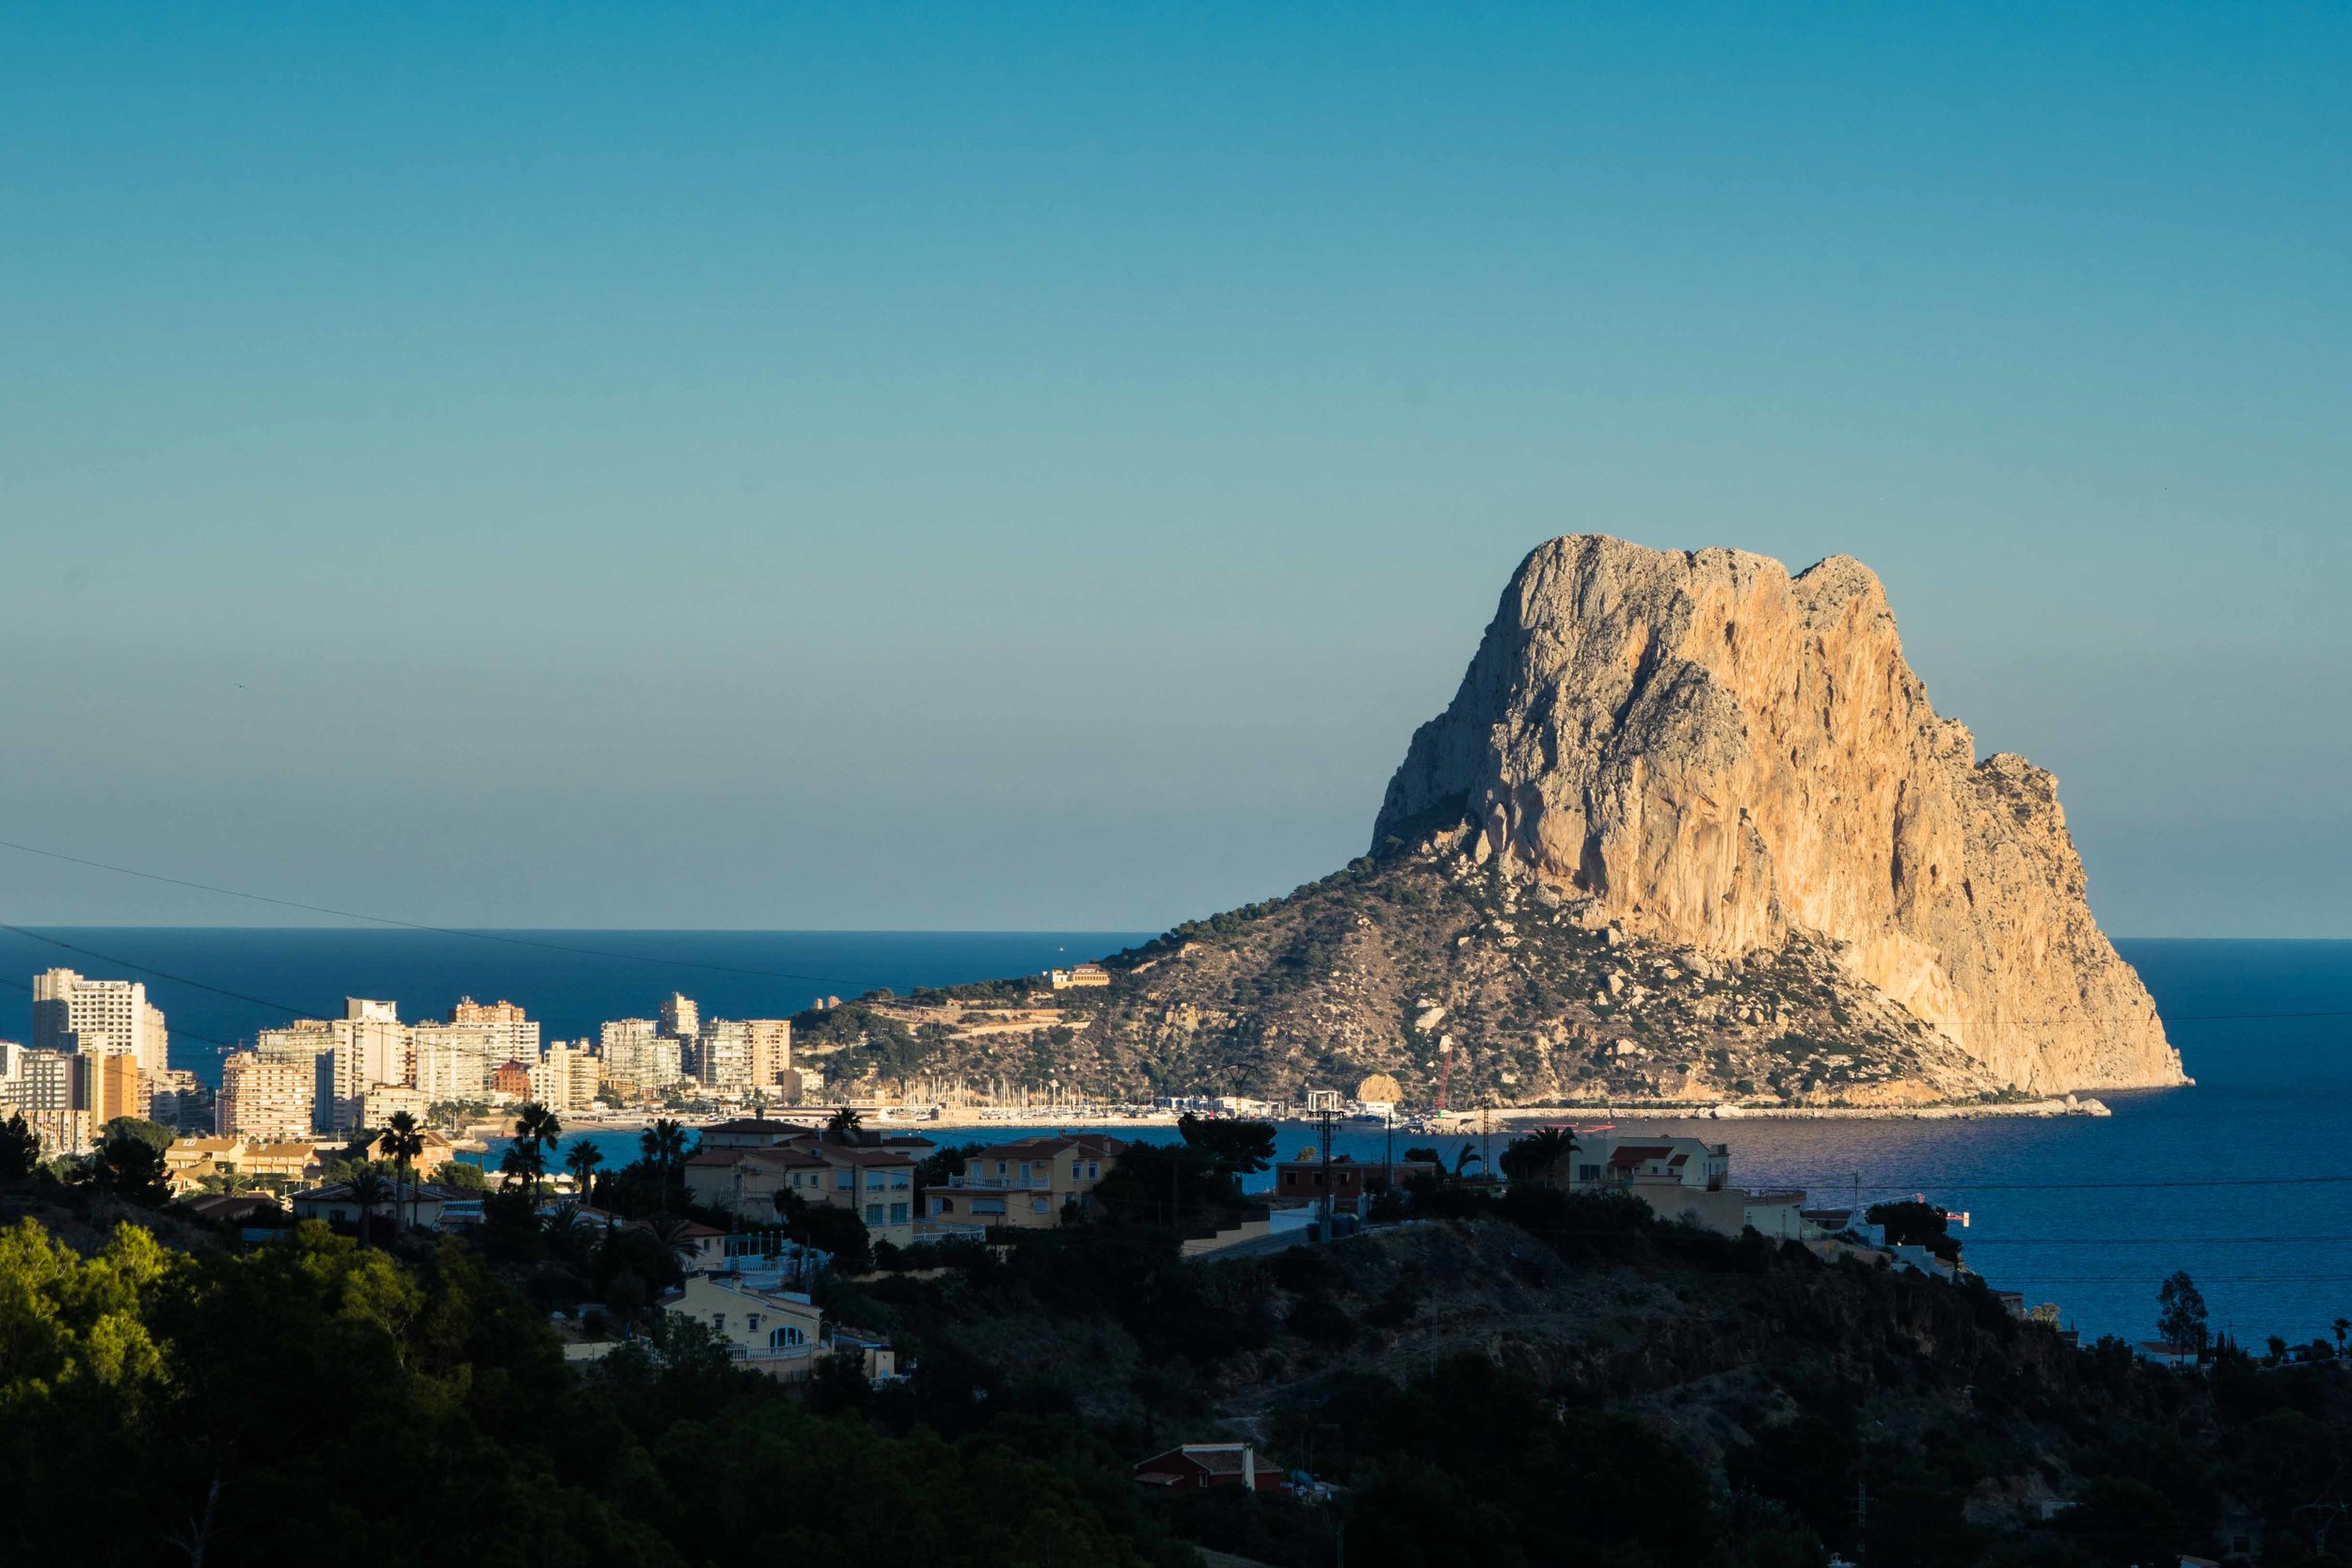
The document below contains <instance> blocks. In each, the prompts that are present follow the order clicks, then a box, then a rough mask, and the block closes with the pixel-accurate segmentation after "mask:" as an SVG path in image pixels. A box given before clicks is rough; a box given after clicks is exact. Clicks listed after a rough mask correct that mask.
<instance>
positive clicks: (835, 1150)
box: [817, 1144, 914, 1165]
mask: <svg viewBox="0 0 2352 1568" xmlns="http://www.w3.org/2000/svg"><path fill="white" fill-rule="evenodd" d="M817 1152H818V1160H819V1163H821V1164H832V1163H833V1162H834V1161H835V1160H840V1161H845V1162H847V1163H848V1164H852V1165H911V1164H914V1155H913V1154H912V1153H910V1152H909V1151H908V1150H906V1149H903V1148H848V1147H846V1146H844V1145H841V1144H821V1145H819V1146H818V1151H817Z"/></svg>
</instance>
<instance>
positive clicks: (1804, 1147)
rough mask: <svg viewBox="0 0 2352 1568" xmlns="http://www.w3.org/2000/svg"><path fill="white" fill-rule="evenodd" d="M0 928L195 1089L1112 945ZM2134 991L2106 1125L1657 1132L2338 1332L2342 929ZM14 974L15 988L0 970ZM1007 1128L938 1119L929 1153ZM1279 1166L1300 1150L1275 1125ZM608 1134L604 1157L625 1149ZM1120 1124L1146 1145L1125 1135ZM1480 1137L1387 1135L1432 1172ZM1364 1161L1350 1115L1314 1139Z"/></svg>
mask: <svg viewBox="0 0 2352 1568" xmlns="http://www.w3.org/2000/svg"><path fill="white" fill-rule="evenodd" d="M25 929H26V930H27V931H28V932H29V934H19V933H18V932H16V931H0V977H5V978H6V984H7V985H8V986H9V987H12V988H22V989H18V990H16V991H15V995H16V997H17V998H18V1000H17V1001H16V1002H15V1003H14V1004H13V1006H14V1007H15V1008H16V1019H15V1022H14V1024H13V1026H11V1025H10V1023H9V1022H8V1012H7V1011H6V1009H7V1008H8V1007H9V1006H11V1004H10V1003H9V1002H8V999H7V998H6V997H5V996H0V1037H11V1036H13V1037H16V1038H19V1039H23V1038H25V1037H29V1034H30V1030H31V1018H30V1000H29V986H28V982H29V980H30V977H31V975H32V974H34V973H35V972H37V971H39V970H42V969H47V968H50V967H53V966H56V965H66V966H69V967H72V968H74V969H78V970H80V971H81V972H82V973H83V974H91V975H97V976H103V977H109V978H131V979H139V980H144V981H145V982H146V983H147V985H148V989H149V994H150V996H151V999H152V1000H153V1001H154V1003H155V1004H156V1006H160V1007H161V1008H163V1009H164V1012H165V1014H166V1017H167V1022H168V1025H169V1028H170V1030H171V1036H172V1056H173V1061H174V1064H175V1065H177V1066H183V1067H189V1068H193V1069H196V1071H197V1072H198V1073H199V1076H201V1077H203V1078H205V1079H207V1080H208V1081H210V1080H216V1079H217V1076H218V1072H219V1062H220V1057H221V1055H222V1054H223V1053H225V1052H227V1051H229V1050H230V1049H233V1048H234V1047H235V1045H236V1043H237V1042H238V1041H240V1040H244V1039H249V1038H250V1037H252V1035H253V1033H254V1032H255V1031H256V1030H258V1029H262V1028H267V1027H271V1026H272V1025H275V1024H278V1023H281V1022H284V1021H285V1020H286V1019H287V1018H289V1017H297V1016H304V1017H330V1018H331V1017H336V1016H340V1015H341V1013H342V1005H343V999H344V998H345V997H346V996H362V997H370V998H374V999H379V1000H389V1001H394V1002H397V1003H398V1004H399V1006H400V1013H401V1016H402V1017H403V1018H432V1017H439V1016H445V1015H446V1014H447V1011H448V1009H449V1007H450V1006H451V1005H452V1004H453V1003H454V1002H456V1001H457V1000H458V999H459V998H460V997H464V996H471V997H473V998H474V999H475V1000H477V1001H483V1002H496V1001H513V1002H516V1003H520V1004H521V1005H522V1006H524V1007H526V1008H527V1009H528V1010H529V1012H530V1014H531V1016H532V1017H533V1018H536V1019H539V1020H541V1021H542V1023H543V1029H542V1034H543V1037H546V1038H549V1039H578V1038H590V1039H593V1038H595V1037H596V1031H597V1026H598V1024H600V1023H601V1022H603V1021H604V1020H606V1019H610V1018H646V1017H652V1016H653V1015H654V1013H655V1012H656V1010H657V1009H658V1008H659V1006H660V1003H661V1002H662V1000H663V999H664V998H666V997H668V996H669V995H670V994H671V993H672V992H673V991H682V992H684V993H685V994H687V995H689V996H691V997H693V998H694V999H695V1000H696V1001H697V1002H698V1003H699V1004H700V1005H701V1007H702V1010H703V1013H704V1016H706V1017H722V1018H772V1017H778V1016H784V1015H787V1014H790V1013H793V1012H797V1011H799V1010H801V1009H802V1008H803V1007H805V1006H808V1005H809V1004H810V1003H811V1002H812V1001H813V1000H815V999H817V998H818V997H825V996H844V997H848V996H854V995H856V994H858V993H859V992H861V991H865V990H872V989H874V988H876V987H888V988H890V989H891V990H896V991H898V992H900V993H902V994H903V993H905V992H907V991H909V990H913V989H914V988H915V987H917V986H938V985H949V984H954V983H957V982H960V981H967V980H977V979H988V978H994V977H999V976H1004V975H1010V974H1034V973H1036V972H1038V971H1040V970H1043V969H1046V968H1050V967H1052V966H1054V965H1056V964H1067V963H1069V962H1072V961H1073V960H1077V959H1082V958H1095V957H1099V956H1101V955H1104V954H1105V953H1111V952H1116V951H1118V950H1119V949H1120V948H1122V947H1127V946H1131V945H1134V944H1135V943H1136V942H1141V941H1143V940H1145V939H1146V937H1147V936H1148V935H1149V934H1150V933H1145V932H1133V931H952V932H950V931H881V932H877V931H605V930H598V931H497V932H484V933H479V934H452V933H445V932H430V931H410V930H351V929H341V928H331V929H330V928H297V929H269V928H257V927H171V928H162V927H103V928H89V927H81V928H63V927H40V928H38V929H35V928H29V927H28V928H25ZM2116 945H2117V947H2118V948H2119V949H2120V950H2121V951H2122V955H2123V957H2124V958H2126V959H2128V960H2129V961H2130V962H2131V963H2132V964H2133V965H2134V966H2136V967H2137V969H2138V971H2139V973H2140V975H2141V977H2142V978H2143V979H2145V980H2146V981H2147V983H2148V987H2149V990H2151V991H2152V992H2153V994H2154V996H2155V1000H2156V1005H2157V1007H2158V1009H2159V1010H2160V1011H2161V1012H2162V1014H2163V1015H2164V1019H2165V1023H2166V1027H2167V1029H2168V1031H2169V1033H2170V1035H2171V1037H2172V1040H2173V1042H2174V1044H2176V1045H2177V1046H2178V1047H2179V1048H2180V1050H2181V1053H2182V1056H2183V1059H2184V1061H2185V1065H2186V1067H2187V1069H2188V1071H2189V1073H2190V1074H2191V1075H2192V1076H2193V1077H2195V1079H2196V1080H2197V1082H2196V1084H2195V1085H2194V1086H2192V1087H2184V1088H2177V1089H2163V1090H2144V1091H2136V1092H2112V1091H2110V1092H2103V1093H2102V1094H2101V1095H2100V1096H2099V1098H2100V1099H2102V1100H2104V1101H2106V1103H2107V1105H2108V1106H2109V1107H2110V1108H2111V1109H2112V1110H2113V1112H2114V1115H2113V1116H2111V1117H2062V1118H2054V1119H2033V1118H2025V1117H1994V1118H1985V1119H1980V1120H1970V1121H1915V1120H1901V1119H1888V1120H1868V1121H1861V1120H1836V1121H1805V1120H1772V1119H1766V1118H1755V1119H1740V1120H1729V1121H1722V1120H1718V1121H1675V1120H1668V1119H1662V1118H1659V1117H1644V1116H1641V1115H1639V1114H1628V1115H1625V1116H1620V1117H1610V1118H1602V1117H1592V1118H1587V1119H1583V1120H1581V1121H1580V1122H1579V1124H1578V1125H1582V1126H1589V1125H1593V1124H1594V1123H1595V1122H1597V1121H1599V1120H1602V1119H1611V1120H1613V1121H1614V1122H1615V1124H1616V1125H1617V1126H1618V1127H1619V1128H1620V1129H1634V1128H1639V1129H1653V1128H1654V1129H1657V1130H1660V1131H1673V1132H1689V1133H1692V1134H1694V1135H1697V1136H1702V1137H1705V1138H1708V1139H1709V1140H1710V1141H1714V1142H1721V1143H1726V1144H1728V1145H1729V1146H1730V1149H1731V1169H1732V1179H1733V1180H1734V1181H1736V1182H1739V1183H1740V1184H1743V1185H1748V1186H1766V1187H1782V1186H1798V1187H1803V1188H1804V1189H1806V1190H1807V1191H1808V1192H1809V1193H1811V1194H1812V1195H1813V1196H1814V1197H1815V1198H1816V1199H1817V1200H1818V1201H1820V1202H1822V1203H1838V1202H1848V1201H1851V1200H1853V1199H1854V1198H1856V1197H1859V1198H1860V1199H1861V1200H1862V1201H1864V1202H1866V1203H1867V1202H1876V1201H1882V1200H1884V1199H1888V1198H1897V1197H1910V1196H1915V1195H1916V1196H1924V1197H1927V1198H1929V1199H1931V1200H1933V1201H1935V1202H1938V1203H1940V1204H1942V1205H1943V1206H1944V1207H1945V1208H1946V1209H1947V1210H1950V1211H1952V1212H1957V1213H1961V1214H1964V1215H1965V1216H1966V1223H1965V1227H1956V1233H1957V1234H1958V1235H1960V1236H1961V1238H1962V1239H1963V1243H1964V1246H1965V1249H1966V1256H1967V1259H1968V1261H1969V1262H1970V1264H1971V1265H1972V1266H1974V1267H1975V1268H1977V1269H1978V1270H1979V1271H1980V1272H1981V1273H1982V1274H1983V1275H1985V1276H1986V1278H1987V1279H1988V1280H1989V1281H1990V1282H1991V1283H1992V1284H1993V1285H1994V1286H1995V1287H1996V1288H1999V1289H2004V1290H2013V1291H2022V1292H2024V1293H2025V1295H2026V1299H2027V1301H2028V1302H2031V1303H2039V1302H2043V1301H2048V1302H2053V1303H2055V1304H2057V1306H2058V1308H2059V1311H2060V1314H2061V1318H2062V1321H2064V1322H2066V1323H2069V1324H2071V1325H2073V1326H2074V1327H2076V1328H2078V1329H2080V1330H2081V1331H2082V1332H2083V1333H2084V1334H2085V1336H2086V1337H2091V1336H2097V1335H2103V1334H2115V1335H2120V1336H2122V1337H2124V1338H2151V1337H2152V1336H2153V1333H2154V1322H2155V1316H2156V1305H2155V1303H2156V1289H2157V1286H2158V1284H2159V1283H2160V1282H2161V1281H2162V1280H2163V1279H2164V1278H2165V1277H2166V1276H2167V1275H2169V1274H2171V1273H2172V1272H2173V1271H2175V1270H2185V1271H2187V1272H2188V1274H2189V1275H2191V1277H2192V1278H2194V1279H2195V1280H2196V1282H2197V1285H2198V1287H2199V1289H2200V1290H2201V1291H2202V1293H2203V1295H2204V1297H2205V1300H2206V1302H2207V1303H2208V1305H2209V1307H2210V1308H2211V1312H2212V1323H2213V1326H2214V1327H2215V1328H2217V1329H2219V1330H2223V1331H2226V1332H2228V1333H2229V1334H2230V1335H2231V1336H2232V1337H2233V1338H2239V1339H2242V1340H2244V1341H2247V1342H2248V1343H2249V1344H2252V1345H2254V1346H2256V1347H2259V1346H2260V1345H2261V1344H2262V1342H2263V1340H2264V1339H2265V1338H2266V1337H2267V1336H2270V1335H2273V1334H2275V1335H2279V1336H2280V1337H2282V1338H2286V1339H2288V1340H2289V1341H2292V1342H2296V1343H2302V1342H2306V1341H2309V1340H2311V1339H2313V1338H2332V1334H2333V1324H2334V1323H2335V1322H2336V1321H2337V1320H2338V1319H2339V1318H2352V942H2321V941H2313V942H2265V941H2207V940H2170V939H2166V940H2121V941H2118V942H2117V943H2116ZM18 975H22V976H24V979H23V980H19V979H17V978H15V977H16V976H18ZM1012 1131H1014V1130H1013V1129H1009V1128H993V1127H992V1128H990V1129H987V1130H985V1133H983V1132H982V1131H981V1130H970V1131H961V1130H943V1131H941V1132H939V1133H937V1134H936V1135H937V1136H939V1137H940V1138H941V1139H942V1140H943V1141H963V1140H971V1139H977V1138H979V1137H981V1136H983V1135H986V1136H992V1137H994V1136H1003V1135H1006V1134H1007V1133H1008V1132H1012ZM1280 1133H1281V1135H1280V1141H1279V1148H1280V1150H1281V1152H1282V1153H1283V1154H1285V1155H1288V1154H1290V1153H1291V1152H1292V1151H1293V1150H1294V1149H1295V1148H1299V1147H1304V1146H1305V1145H1307V1144H1309V1143H1311V1141H1312V1133H1311V1129H1309V1128H1308V1127H1306V1126H1305V1125H1303V1124H1296V1125H1288V1126H1285V1127H1283V1128H1282V1129H1281V1130H1280ZM587 1135H589V1136H593V1137H596V1139H598V1141H599V1142H610V1143H611V1144H612V1148H608V1149H607V1150H606V1153H607V1157H608V1159H610V1160H613V1161H615V1162H616V1163H617V1162H621V1161H626V1160H627V1159H628V1158H629V1157H630V1155H631V1153H632V1152H633V1144H634V1135H633V1134H626V1133H619V1132H598V1133H592V1134H587ZM1123 1135H1129V1136H1145V1137H1154V1136H1157V1137H1168V1136H1172V1135H1173V1134H1172V1132H1169V1131H1168V1130H1167V1129H1164V1128H1163V1129H1148V1128H1147V1129H1143V1130H1140V1131H1138V1130H1136V1129H1133V1128H1129V1129H1125V1130H1123ZM1508 1138H1509V1130H1508V1128H1507V1126H1505V1125H1504V1124H1502V1122H1501V1121H1500V1120H1498V1122H1497V1125H1496V1129H1495V1131H1494V1132H1492V1133H1491V1134H1489V1135H1486V1136H1478V1135H1472V1136H1470V1137H1468V1138H1464V1137H1460V1136H1454V1137H1439V1138H1430V1137H1418V1136H1416V1137H1409V1138H1407V1137H1406V1136H1404V1135H1402V1134H1400V1135H1398V1137H1397V1138H1396V1139H1395V1142H1394V1147H1395V1148H1396V1150H1397V1152H1398V1153H1400V1154H1401V1153H1402V1152H1403V1150H1404V1148H1406V1146H1407V1144H1408V1143H1409V1144H1411V1145H1413V1146H1423V1145H1428V1144H1432V1143H1434V1144H1437V1145H1438V1147H1439V1148H1440V1149H1441V1151H1442V1152H1443V1153H1445V1155H1446V1156H1447V1158H1448V1159H1449V1160H1451V1159H1453V1158H1454V1157H1455V1156H1456V1155H1457V1154H1458V1153H1459V1152H1460V1150H1461V1149H1463V1148H1465V1147H1470V1148H1475V1149H1477V1150H1478V1151H1479V1153H1480V1155H1481V1156H1482V1157H1486V1158H1492V1157H1494V1156H1498V1155H1500V1153H1501V1152H1502V1146H1503V1145H1504V1144H1505V1143H1506V1142H1507V1141H1508ZM1389 1147H1390V1140H1389V1136H1388V1134H1387V1133H1386V1132H1385V1131H1384V1130H1383V1129H1381V1128H1378V1127H1367V1126H1364V1125H1362V1124H1353V1125H1350V1126H1348V1127H1347V1128H1346V1129H1345V1130H1343V1132H1341V1134H1340V1136H1339V1139H1338V1148H1340V1149H1341V1150H1342V1151H1343V1152H1348V1153H1352V1154H1355V1155H1356V1156H1358V1157H1359V1158H1366V1157H1377V1156H1379V1155H1380V1154H1381V1153H1383V1152H1384V1150H1385V1149H1386V1148H1389Z"/></svg>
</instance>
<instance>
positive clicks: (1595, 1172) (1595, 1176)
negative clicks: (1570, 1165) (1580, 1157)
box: [1576, 1165, 1600, 1181]
mask: <svg viewBox="0 0 2352 1568" xmlns="http://www.w3.org/2000/svg"><path fill="white" fill-rule="evenodd" d="M1576 1179H1577V1180H1579V1181H1597V1180H1600V1167H1599V1166H1598V1165H1579V1166H1577V1167H1576Z"/></svg>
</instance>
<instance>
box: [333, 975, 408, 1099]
mask: <svg viewBox="0 0 2352 1568" xmlns="http://www.w3.org/2000/svg"><path fill="white" fill-rule="evenodd" d="M334 1035H335V1052H334V1054H335V1060H334V1071H333V1083H332V1086H331V1087H332V1094H333V1101H334V1103H333V1106H332V1110H331V1122H330V1125H331V1127H332V1128H333V1130H334V1131H336V1132H356V1131H358V1128H359V1126H360V1117H361V1112H362V1102H363V1101H364V1100H365V1098H366V1096H367V1093H368V1091H369V1090H370V1089H373V1088H376V1087H379V1086H382V1085H391V1084H405V1083H407V1082H408V1075H409V1072H410V1070H411V1069H410V1066H409V1057H410V1055H411V1053H412V1051H413V1046H412V1045H411V1043H410V1040H409V1036H408V1030H407V1029H406V1028H405V1026H404V1025H403V1024H402V1023H401V1022H400V1008H399V1007H398V1006H396V1005H394V1004H392V1003H389V1002H371V1001H368V1000H367V999H365V998H364V997H358V996H347V997H345V998H343V1016H342V1018H340V1019H337V1020H336V1021H335V1025H334Z"/></svg>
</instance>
